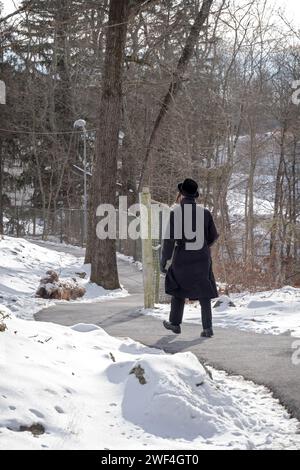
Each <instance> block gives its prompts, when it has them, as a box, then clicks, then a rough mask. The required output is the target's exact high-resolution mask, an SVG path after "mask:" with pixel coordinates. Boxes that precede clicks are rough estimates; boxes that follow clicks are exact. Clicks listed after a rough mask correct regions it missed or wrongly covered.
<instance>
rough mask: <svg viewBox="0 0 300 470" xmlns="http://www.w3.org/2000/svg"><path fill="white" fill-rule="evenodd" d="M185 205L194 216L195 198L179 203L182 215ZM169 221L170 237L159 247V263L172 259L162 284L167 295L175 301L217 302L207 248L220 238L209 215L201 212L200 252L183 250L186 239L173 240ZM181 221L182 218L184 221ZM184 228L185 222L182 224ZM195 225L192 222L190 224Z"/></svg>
mask: <svg viewBox="0 0 300 470" xmlns="http://www.w3.org/2000/svg"><path fill="white" fill-rule="evenodd" d="M186 204H192V205H193V208H192V211H193V214H194V211H195V208H196V202H195V199H194V198H189V197H185V198H184V199H183V200H182V201H181V207H182V211H184V210H185V205H186ZM172 215H173V213H172V212H171V217H170V225H171V237H170V239H164V240H163V243H162V255H161V259H162V263H163V264H164V265H165V263H166V262H167V261H168V260H170V259H172V264H171V266H170V267H169V269H168V272H167V274H166V280H165V289H166V293H167V294H169V295H172V296H175V297H179V298H184V299H190V300H198V299H201V298H210V299H214V298H217V297H218V296H219V295H218V290H217V286H216V282H215V277H214V274H213V269H212V258H211V252H210V246H211V245H213V243H214V242H215V241H216V240H217V239H218V238H219V234H218V232H217V229H216V226H215V223H214V220H213V217H212V214H211V213H210V211H209V210H208V209H204V245H203V248H201V249H199V250H192V251H189V250H187V249H186V245H185V244H186V239H185V237H184V233H185V232H184V231H183V236H182V237H181V239H179V240H178V239H175V237H174V231H173V223H172ZM183 220H184V217H183ZM182 223H183V225H184V221H183V222H182ZM193 223H194V222H193ZM172 256H173V258H172Z"/></svg>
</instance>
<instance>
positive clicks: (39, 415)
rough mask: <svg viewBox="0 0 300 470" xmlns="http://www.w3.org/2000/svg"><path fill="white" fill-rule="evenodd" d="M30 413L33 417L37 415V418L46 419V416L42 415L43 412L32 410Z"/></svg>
mask: <svg viewBox="0 0 300 470" xmlns="http://www.w3.org/2000/svg"><path fill="white" fill-rule="evenodd" d="M29 411H30V413H32V414H33V415H35V416H36V417H37V418H41V419H43V418H45V416H44V415H43V413H41V412H40V411H38V410H35V409H33V408H31V409H30V410H29Z"/></svg>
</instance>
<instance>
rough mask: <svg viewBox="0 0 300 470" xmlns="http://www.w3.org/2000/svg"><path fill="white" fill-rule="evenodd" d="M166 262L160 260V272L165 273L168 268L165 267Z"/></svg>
mask: <svg viewBox="0 0 300 470" xmlns="http://www.w3.org/2000/svg"><path fill="white" fill-rule="evenodd" d="M166 265H167V262H166V261H164V260H162V259H161V260H160V272H161V273H162V274H167V272H168V270H167V269H166Z"/></svg>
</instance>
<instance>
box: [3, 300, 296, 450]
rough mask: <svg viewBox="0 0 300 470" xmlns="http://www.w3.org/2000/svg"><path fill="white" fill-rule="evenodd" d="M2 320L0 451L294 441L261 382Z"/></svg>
mask: <svg viewBox="0 0 300 470" xmlns="http://www.w3.org/2000/svg"><path fill="white" fill-rule="evenodd" d="M2 310H3V307H2ZM5 321H6V323H7V327H8V330H6V331H5V332H2V333H0V369H1V377H2V378H3V377H5V380H1V381H0V449H37V450H38V449H183V448H184V449H215V448H217V449H222V448H225V449H254V448H255V449H284V448H288V449H296V448H298V449H299V446H300V435H299V434H298V432H299V428H298V426H299V425H298V422H297V421H296V420H293V419H290V417H289V415H288V414H287V412H286V411H285V410H284V409H283V408H282V407H281V406H280V405H279V404H278V402H277V401H276V400H274V399H273V398H272V397H271V395H270V393H269V392H268V391H267V390H266V389H265V388H264V387H258V386H256V385H254V384H252V383H249V382H245V381H244V380H243V379H241V378H230V377H227V376H226V375H225V374H224V373H220V372H216V371H212V376H213V379H211V378H210V377H209V375H208V374H207V373H206V371H205V370H204V368H203V367H202V366H201V365H200V363H199V362H198V360H197V359H196V357H195V356H194V355H193V354H192V353H180V354H176V355H173V356H171V355H166V354H164V353H162V352H159V351H156V350H152V349H148V348H145V347H143V346H142V345H140V344H137V343H134V342H133V341H132V340H130V339H126V340H118V339H114V338H112V337H110V336H109V335H107V334H106V333H105V332H104V331H103V330H102V329H99V328H97V327H95V326H93V325H77V326H75V327H73V328H66V327H61V326H58V325H52V324H43V323H37V322H28V321H24V320H20V319H17V318H16V317H13V318H11V319H9V320H5ZM112 436H113V438H112Z"/></svg>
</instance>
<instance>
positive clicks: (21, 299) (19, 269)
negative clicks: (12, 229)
mask: <svg viewBox="0 0 300 470" xmlns="http://www.w3.org/2000/svg"><path fill="white" fill-rule="evenodd" d="M49 270H54V271H56V272H58V274H59V276H60V277H61V278H75V279H76V280H77V281H78V283H79V285H81V286H83V287H84V288H85V289H86V295H85V296H84V297H83V298H82V299H80V300H77V302H78V301H79V302H98V301H102V300H106V299H108V298H116V297H124V296H126V295H128V293H127V291H126V290H124V289H119V290H116V291H107V290H105V289H103V288H102V287H99V286H97V285H96V284H92V283H90V282H89V277H90V266H89V265H84V258H79V257H77V256H73V255H71V254H68V253H63V252H58V251H54V250H52V249H51V250H49V249H47V248H45V247H40V246H38V245H35V244H34V243H30V242H29V241H27V240H24V239H18V238H10V237H5V238H4V239H3V240H1V241H0V306H1V305H5V306H7V307H9V308H10V309H11V311H12V312H13V313H15V314H16V315H17V316H18V317H21V318H24V319H32V318H33V315H34V314H35V313H37V312H38V311H39V310H41V309H42V308H45V307H47V306H50V305H53V303H54V302H53V301H47V300H43V299H37V298H35V293H36V291H37V289H38V286H39V282H40V279H41V278H42V277H44V276H45V273H46V272H47V271H49Z"/></svg>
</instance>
